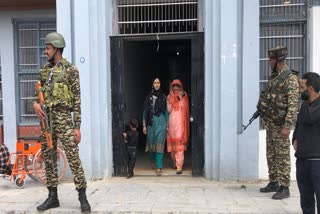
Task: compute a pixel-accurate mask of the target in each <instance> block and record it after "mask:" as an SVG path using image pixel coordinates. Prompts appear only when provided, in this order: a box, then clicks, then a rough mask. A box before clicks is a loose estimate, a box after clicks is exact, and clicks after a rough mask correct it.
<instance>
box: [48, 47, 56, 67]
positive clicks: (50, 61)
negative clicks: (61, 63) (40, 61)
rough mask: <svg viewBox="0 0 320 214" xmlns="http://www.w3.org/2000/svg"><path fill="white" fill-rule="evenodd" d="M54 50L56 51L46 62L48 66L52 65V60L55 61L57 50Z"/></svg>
mask: <svg viewBox="0 0 320 214" xmlns="http://www.w3.org/2000/svg"><path fill="white" fill-rule="evenodd" d="M55 49H56V50H55V52H54V54H53V55H52V57H51V58H50V59H48V62H49V63H50V64H53V63H54V59H55V56H56V53H57V51H58V48H55Z"/></svg>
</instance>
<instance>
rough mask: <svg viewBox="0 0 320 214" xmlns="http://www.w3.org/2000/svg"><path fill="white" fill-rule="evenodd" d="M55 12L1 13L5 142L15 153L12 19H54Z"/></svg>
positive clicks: (0, 51) (14, 81) (0, 30)
mask: <svg viewBox="0 0 320 214" xmlns="http://www.w3.org/2000/svg"><path fill="white" fill-rule="evenodd" d="M54 17H55V10H34V11H31V10H26V11H1V13H0V32H1V33H0V53H1V66H2V95H3V115H4V116H3V126H4V142H5V143H6V144H7V145H8V147H9V149H10V151H15V143H16V139H17V130H16V126H17V124H16V121H17V117H16V103H15V94H16V93H15V91H16V88H15V86H16V84H17V83H16V79H15V61H14V54H15V49H14V35H13V24H12V19H33V20H35V19H38V18H39V19H40V18H54Z"/></svg>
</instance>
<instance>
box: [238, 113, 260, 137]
mask: <svg viewBox="0 0 320 214" xmlns="http://www.w3.org/2000/svg"><path fill="white" fill-rule="evenodd" d="M259 116H260V112H259V111H256V112H255V113H253V115H252V117H251V118H250V119H249V123H248V124H247V125H246V126H245V125H242V127H243V128H242V132H244V130H246V129H247V128H248V126H250V125H251V123H252V122H253V121H254V120H255V119H257V118H258V117H259Z"/></svg>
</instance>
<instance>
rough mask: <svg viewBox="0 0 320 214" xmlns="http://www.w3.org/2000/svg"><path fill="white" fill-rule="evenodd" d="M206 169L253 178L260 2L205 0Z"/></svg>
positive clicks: (209, 173) (222, 176) (215, 175)
mask: <svg viewBox="0 0 320 214" xmlns="http://www.w3.org/2000/svg"><path fill="white" fill-rule="evenodd" d="M204 8H205V13H204V14H205V23H204V26H205V175H206V177H207V178H209V179H215V180H237V179H243V180H255V179H257V178H258V154H259V135H258V134H259V132H258V126H257V124H256V123H254V124H253V125H252V126H251V127H250V129H248V130H246V132H245V133H240V131H241V126H242V124H244V123H247V120H248V119H249V118H250V117H251V115H252V114H253V112H254V111H255V110H256V109H255V107H256V103H257V100H258V93H259V84H258V83H259V39H258V38H259V3H258V2H252V1H249V0H240V1H222V0H221V1H211V0H206V1H205V6H204Z"/></svg>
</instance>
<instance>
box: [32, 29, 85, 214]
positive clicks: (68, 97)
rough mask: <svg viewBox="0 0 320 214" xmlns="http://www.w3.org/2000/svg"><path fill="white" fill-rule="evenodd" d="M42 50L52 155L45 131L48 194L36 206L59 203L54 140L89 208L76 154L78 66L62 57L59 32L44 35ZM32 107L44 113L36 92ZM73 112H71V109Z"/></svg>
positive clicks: (62, 42) (79, 162)
mask: <svg viewBox="0 0 320 214" xmlns="http://www.w3.org/2000/svg"><path fill="white" fill-rule="evenodd" d="M45 45H46V47H45V54H46V56H47V60H48V63H46V64H45V65H44V66H43V67H42V68H41V69H40V74H39V81H40V82H41V86H42V89H43V94H44V100H45V104H46V105H47V107H48V112H47V113H48V118H49V124H50V129H51V133H52V139H53V142H54V145H53V147H54V152H53V153H54V155H53V157H52V156H51V155H50V148H49V147H48V146H47V142H46V140H45V136H44V133H42V135H41V138H42V148H41V149H42V152H43V156H44V161H45V169H46V177H47V183H46V185H47V188H48V190H49V195H48V198H47V199H46V200H45V201H44V202H43V203H42V204H41V205H40V206H38V207H37V209H38V210H39V211H44V210H47V209H50V208H55V207H59V200H58V193H57V186H58V175H57V161H56V160H57V140H58V139H59V140H60V141H61V142H62V145H63V148H64V151H65V153H66V156H67V159H68V162H69V166H70V169H71V171H72V174H73V177H74V184H75V187H76V190H77V191H78V192H79V201H80V205H81V211H82V212H91V207H90V204H89V202H88V200H87V196H86V188H87V182H86V179H85V175H84V171H83V168H82V164H81V161H80V158H79V147H78V143H80V140H81V134H80V123H81V109H80V80H79V71H78V69H77V68H76V67H75V66H74V65H72V64H71V63H70V62H68V61H67V60H66V59H63V58H62V52H63V48H64V47H65V46H66V45H65V41H64V38H63V36H62V35H61V34H59V33H56V32H54V33H49V34H48V35H47V36H46V37H45ZM33 108H34V111H35V112H36V114H37V115H38V117H39V118H40V119H42V118H44V116H45V114H44V111H43V110H42V108H41V105H40V104H39V99H38V96H36V100H35V101H34V104H33ZM72 112H73V116H72V115H71V113H72Z"/></svg>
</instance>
